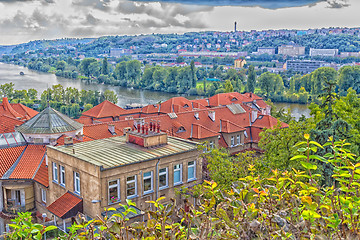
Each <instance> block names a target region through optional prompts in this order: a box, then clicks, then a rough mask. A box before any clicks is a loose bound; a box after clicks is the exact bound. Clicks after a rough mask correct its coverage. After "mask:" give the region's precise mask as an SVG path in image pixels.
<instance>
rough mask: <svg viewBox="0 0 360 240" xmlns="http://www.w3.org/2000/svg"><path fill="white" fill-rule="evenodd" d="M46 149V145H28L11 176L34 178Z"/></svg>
mask: <svg viewBox="0 0 360 240" xmlns="http://www.w3.org/2000/svg"><path fill="white" fill-rule="evenodd" d="M45 151H46V148H45V146H44V145H28V146H27V147H26V149H25V151H24V153H23V155H22V157H21V159H20V161H19V162H18V163H17V164H16V166H15V169H14V170H13V171H12V172H11V174H10V176H9V178H12V179H33V178H34V176H35V174H36V172H37V170H38V168H39V167H40V164H41V161H42V160H43V158H44V155H45Z"/></svg>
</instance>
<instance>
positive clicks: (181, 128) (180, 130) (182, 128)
mask: <svg viewBox="0 0 360 240" xmlns="http://www.w3.org/2000/svg"><path fill="white" fill-rule="evenodd" d="M177 132H178V133H180V132H186V130H185V128H184V127H180V128H179V130H178V131H177Z"/></svg>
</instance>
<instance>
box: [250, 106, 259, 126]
mask: <svg viewBox="0 0 360 240" xmlns="http://www.w3.org/2000/svg"><path fill="white" fill-rule="evenodd" d="M257 117H258V111H257V110H254V109H253V110H252V111H251V122H252V123H253V122H255V121H256V119H257Z"/></svg>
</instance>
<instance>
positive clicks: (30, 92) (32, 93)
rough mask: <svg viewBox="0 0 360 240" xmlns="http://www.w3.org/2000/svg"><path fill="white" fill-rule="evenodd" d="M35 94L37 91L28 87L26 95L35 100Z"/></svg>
mask: <svg viewBox="0 0 360 240" xmlns="http://www.w3.org/2000/svg"><path fill="white" fill-rule="evenodd" d="M37 94H38V92H37V91H36V89H33V88H29V89H28V91H27V95H28V97H29V99H30V100H35V99H36V98H37Z"/></svg>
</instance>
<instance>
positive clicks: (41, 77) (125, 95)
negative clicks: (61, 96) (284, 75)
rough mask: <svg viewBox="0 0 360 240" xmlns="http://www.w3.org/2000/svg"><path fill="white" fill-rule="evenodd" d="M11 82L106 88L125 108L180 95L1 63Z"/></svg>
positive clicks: (2, 79) (4, 78)
mask: <svg viewBox="0 0 360 240" xmlns="http://www.w3.org/2000/svg"><path fill="white" fill-rule="evenodd" d="M20 72H24V73H25V75H23V76H21V75H20ZM10 82H13V83H14V84H15V87H14V88H15V89H18V90H23V89H25V90H27V89H29V88H34V89H36V90H37V91H38V93H39V94H41V93H42V92H43V91H44V90H46V89H47V88H48V87H51V86H52V85H56V84H61V85H62V86H64V88H67V87H74V88H77V89H79V90H82V89H84V90H98V91H105V90H106V89H109V90H113V91H114V92H116V93H117V94H118V105H119V106H121V107H124V106H125V105H126V104H132V103H139V104H154V103H158V102H164V101H166V100H168V99H169V98H172V97H176V96H180V95H179V94H171V93H164V92H154V91H148V90H140V89H129V88H124V87H119V86H110V85H104V84H94V83H86V82H84V81H80V80H73V79H68V78H63V77H58V76H55V74H50V73H42V72H37V71H33V70H30V69H28V68H25V67H21V66H17V65H10V64H4V63H0V85H1V84H4V83H10ZM187 98H190V99H195V98H198V97H195V96H187ZM274 105H275V106H276V107H277V108H278V109H280V108H290V109H291V114H292V116H293V117H295V118H296V119H298V118H299V117H301V115H302V114H303V115H305V116H306V117H309V116H310V110H309V109H308V108H307V105H303V104H296V103H274Z"/></svg>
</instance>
